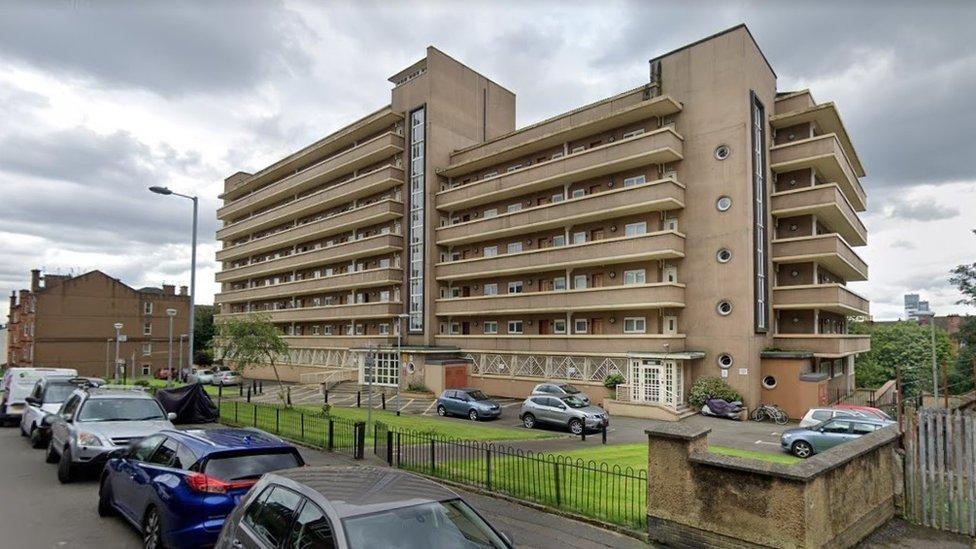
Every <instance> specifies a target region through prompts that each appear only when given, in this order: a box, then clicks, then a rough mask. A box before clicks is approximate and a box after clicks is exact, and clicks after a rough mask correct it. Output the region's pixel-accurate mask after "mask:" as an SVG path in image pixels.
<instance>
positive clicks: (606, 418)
mask: <svg viewBox="0 0 976 549" xmlns="http://www.w3.org/2000/svg"><path fill="white" fill-rule="evenodd" d="M519 419H521V420H522V425H525V427H526V428H527V429H532V428H534V427H535V426H536V425H537V424H539V423H547V424H550V425H560V426H563V427H568V428H569V431H570V432H571V433H573V434H574V435H579V434H582V433H583V429H584V428H585V429H602V428H604V427H606V426H608V425H610V414H608V413H607V411H606V410H604V409H603V408H600V407H599V406H590V405H588V404H587V403H585V402H583V401H582V400H581V399H580V398H578V397H576V396H573V395H564V396H561V397H555V396H542V395H532V396H530V397H529V398H527V399H525V402H523V403H522V410H521V411H520V412H519Z"/></svg>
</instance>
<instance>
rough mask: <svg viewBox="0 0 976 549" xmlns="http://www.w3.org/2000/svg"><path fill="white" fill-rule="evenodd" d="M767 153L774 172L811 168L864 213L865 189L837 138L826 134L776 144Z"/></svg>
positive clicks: (865, 202) (865, 203) (865, 206)
mask: <svg viewBox="0 0 976 549" xmlns="http://www.w3.org/2000/svg"><path fill="white" fill-rule="evenodd" d="M769 153H770V159H771V164H770V168H771V169H772V170H773V171H774V172H776V173H783V172H791V171H794V170H802V169H807V168H813V169H815V170H816V171H817V173H818V174H820V176H821V177H822V178H824V179H826V180H827V181H833V182H835V183H837V184H838V185H840V188H841V190H843V191H844V194H845V195H846V196H847V199H848V200H850V201H851V204H853V206H854V209H856V210H857V211H864V210H865V209H866V208H867V197H866V196H865V194H864V189H863V188H862V187H861V182H860V181H858V179H857V174H855V173H854V169H853V167H852V166H851V163H850V160H849V159H848V158H847V154H846V153H845V152H844V148H843V147H842V146H841V144H840V140H839V139H838V138H837V136H836V135H834V134H832V133H828V134H825V135H819V136H817V137H812V138H810V139H802V140H800V141H793V142H791V143H784V144H782V145H776V146H773V147H770V149H769Z"/></svg>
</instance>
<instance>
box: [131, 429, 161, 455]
mask: <svg viewBox="0 0 976 549" xmlns="http://www.w3.org/2000/svg"><path fill="white" fill-rule="evenodd" d="M165 438H166V437H165V436H163V435H152V436H148V437H146V438H144V439H142V440H140V441H139V442H137V443H136V444H135V445H134V446H132V450H130V453H129V456H130V457H131V458H132V459H133V460H134V461H147V460H148V459H149V458H150V456H152V455H153V453H154V452H155V451H156V448H158V447H159V445H160V444H162V443H163V439H165Z"/></svg>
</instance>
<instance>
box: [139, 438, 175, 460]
mask: <svg viewBox="0 0 976 549" xmlns="http://www.w3.org/2000/svg"><path fill="white" fill-rule="evenodd" d="M179 448H180V443H179V442H176V441H175V440H173V439H171V438H167V439H166V440H164V441H163V443H162V444H160V445H159V447H158V448H156V451H155V452H153V454H152V455H151V456H150V457H149V459H148V460H146V461H147V463H153V464H156V465H162V466H163V467H169V466H170V464H172V463H173V460H174V459H176V452H177V450H179Z"/></svg>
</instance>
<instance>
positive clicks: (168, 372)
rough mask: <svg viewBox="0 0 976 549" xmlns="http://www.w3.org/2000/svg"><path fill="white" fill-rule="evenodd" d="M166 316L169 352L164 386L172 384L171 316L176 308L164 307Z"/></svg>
mask: <svg viewBox="0 0 976 549" xmlns="http://www.w3.org/2000/svg"><path fill="white" fill-rule="evenodd" d="M166 316H168V317H169V353H168V354H167V356H166V361H167V363H166V386H167V387H171V386H172V385H173V317H174V316H176V309H166Z"/></svg>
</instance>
